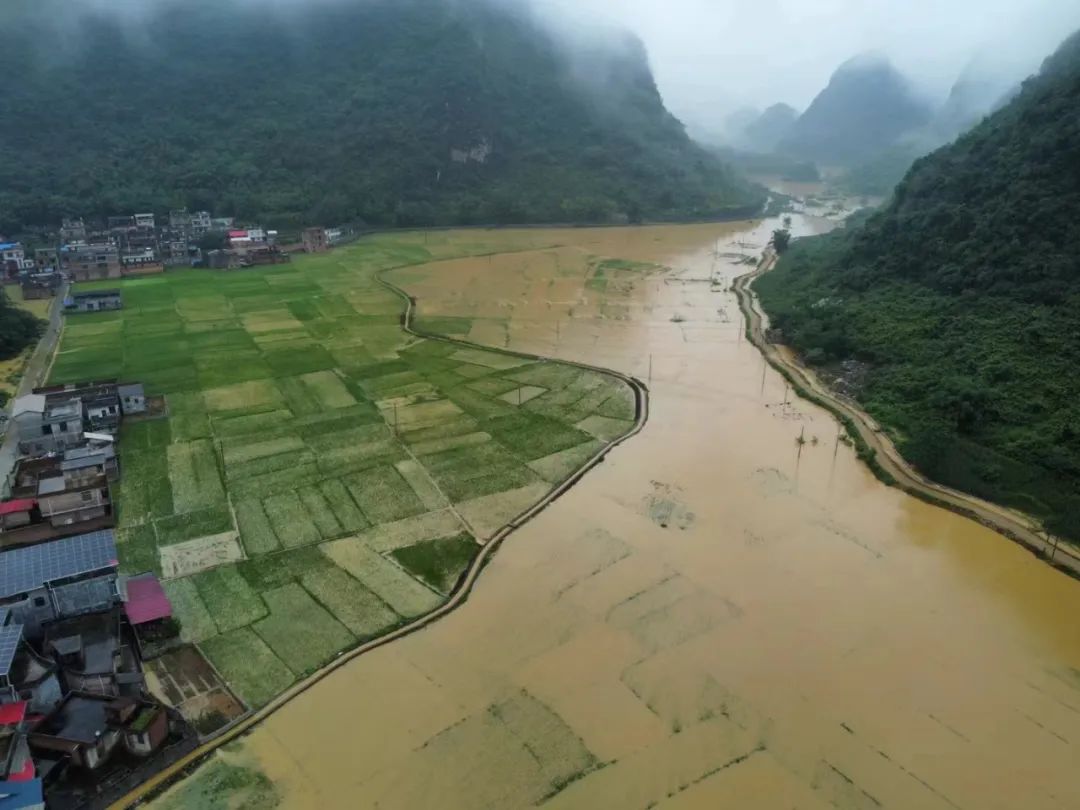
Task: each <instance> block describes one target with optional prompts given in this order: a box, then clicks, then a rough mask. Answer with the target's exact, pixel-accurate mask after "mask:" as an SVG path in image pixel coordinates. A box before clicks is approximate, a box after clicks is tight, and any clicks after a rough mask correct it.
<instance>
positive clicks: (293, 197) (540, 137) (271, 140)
mask: <svg viewBox="0 0 1080 810" xmlns="http://www.w3.org/2000/svg"><path fill="white" fill-rule="evenodd" d="M5 6H6V8H5V9H4V10H2V11H0V15H3V24H4V27H5V30H6V31H10V32H11V33H12V35H11V36H9V37H8V38H7V41H6V42H5V46H4V48H3V49H0V75H3V76H6V77H8V81H7V82H6V83H5V89H4V93H2V94H0V232H3V231H6V232H8V233H9V234H10V233H13V232H14V233H18V232H20V231H21V230H23V229H26V228H28V227H33V226H44V225H52V224H55V223H57V222H58V221H59V219H60V217H61V216H63V215H68V214H80V215H87V216H104V215H107V214H114V213H117V212H130V211H139V210H147V211H158V212H163V211H166V210H168V209H170V208H173V207H179V206H187V207H188V208H191V209H203V208H208V209H211V210H213V211H215V212H218V213H219V214H223V215H224V214H228V215H237V216H240V217H243V218H245V219H255V220H262V221H264V223H266V224H268V225H276V226H278V227H290V226H296V225H301V224H305V223H336V222H343V221H349V220H356V219H362V220H365V221H367V222H369V223H372V224H378V225H403V226H408V225H417V224H429V223H438V224H469V223H483V222H496V223H499V222H526V221H533V222H546V221H605V220H618V219H621V218H625V219H628V220H631V221H634V220H638V219H658V220H663V219H687V218H715V217H722V216H728V215H734V214H739V213H748V212H750V211H753V210H756V208H757V206H759V204H760V203H761V202H762V201H763V196H762V192H761V191H760V190H758V189H756V188H753V187H750V186H749V185H748V184H746V183H744V182H743V181H740V180H738V179H737V178H736V177H735V175H734V174H733V173H732V172H731V170H730V169H728V168H727V167H725V166H724V165H723V164H721V163H720V162H719V161H718V160H716V159H715V158H713V157H712V156H711V155H709V154H708V153H706V152H705V151H704V150H702V149H701V148H699V147H698V146H696V145H695V144H694V143H693V142H692V141H691V140H690V139H689V138H688V137H687V135H686V133H685V130H684V128H683V126H682V124H681V123H680V122H679V121H677V120H676V119H675V118H674V117H672V116H671V114H670V113H668V112H667V110H666V109H665V108H664V106H663V103H662V101H661V99H660V96H659V93H658V92H657V89H656V86H655V83H654V81H653V78H652V75H651V73H650V70H649V66H648V62H647V59H646V56H645V53H644V50H643V48H642V47H641V45H640V43H638V42H637V41H636V40H633V39H631V38H628V37H624V36H610V35H608V36H606V37H605V38H604V39H603V40H598V41H591V42H589V43H588V44H587V45H581V46H577V45H574V44H568V43H566V42H563V41H562V40H557V39H556V38H555V37H554V36H553V35H551V34H550V33H548V31H547V29H546V28H544V27H543V26H541V25H540V24H538V23H536V22H535V21H534V20H533V19H532V18H531V17H530V16H529V14H528V12H527V11H525V10H523V9H521V8H518V7H517V6H514V5H508V4H505V3H502V4H495V3H492V2H490V1H489V0H466V1H465V2H450V0H399V1H396V2H393V3H370V2H360V1H359V0H357V2H338V3H315V4H307V5H303V6H302V7H301V4H290V5H281V4H271V5H270V6H269V7H268V8H267V7H264V6H263V5H262V4H255V3H221V2H218V0H183V1H181V0H162V2H160V3H157V4H152V5H151V7H150V9H148V10H144V11H143V12H142V13H124V14H121V13H120V12H116V13H106V12H102V11H100V10H99V11H98V12H91V11H88V10H86V9H85V8H83V9H81V10H80V9H79V8H75V9H71V8H70V7H68V6H66V4H63V3H58V0H43V2H38V1H37V0H35V2H30V0H17V2H15V3H14V4H13V5H8V4H5ZM106 7H107V4H101V5H100V6H97V8H99V9H103V8H106ZM455 150H456V155H457V159H456V160H455V159H453V155H454V154H455ZM470 153H471V154H470Z"/></svg>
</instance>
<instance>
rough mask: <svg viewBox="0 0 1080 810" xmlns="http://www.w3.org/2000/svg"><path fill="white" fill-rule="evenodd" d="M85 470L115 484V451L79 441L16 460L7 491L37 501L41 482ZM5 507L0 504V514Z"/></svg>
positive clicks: (102, 443)
mask: <svg viewBox="0 0 1080 810" xmlns="http://www.w3.org/2000/svg"><path fill="white" fill-rule="evenodd" d="M85 469H93V470H94V471H96V472H99V473H101V474H102V475H104V476H105V477H106V478H108V480H109V481H116V480H118V479H119V478H120V465H119V463H118V462H117V458H116V447H115V446H114V445H113V444H112V443H111V442H106V441H83V442H81V443H79V444H76V445H73V446H71V447H68V448H65V449H64V450H63V451H62V452H59V453H53V454H50V455H48V456H39V457H34V458H20V459H19V460H18V461H16V462H15V467H14V469H13V470H12V472H11V475H10V476H9V478H8V489H9V490H10V492H11V495H12V497H14V498H37V492H38V482H39V481H40V480H41V479H43V478H52V477H54V476H56V475H59V474H61V473H63V472H69V471H74V470H85ZM8 503H10V502H8ZM5 505H6V504H0V510H2V509H3V508H4V507H5ZM0 525H3V524H0Z"/></svg>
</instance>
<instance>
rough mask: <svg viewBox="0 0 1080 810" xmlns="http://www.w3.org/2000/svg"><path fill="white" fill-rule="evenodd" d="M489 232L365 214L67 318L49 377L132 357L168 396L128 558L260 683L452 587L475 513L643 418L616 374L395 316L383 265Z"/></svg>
mask: <svg viewBox="0 0 1080 810" xmlns="http://www.w3.org/2000/svg"><path fill="white" fill-rule="evenodd" d="M499 247H500V249H503V250H505V249H507V246H506V245H500V246H499ZM491 249H492V248H491V246H490V245H488V244H485V243H484V242H483V241H482V239H481V238H480V234H478V235H477V238H476V241H473V242H467V241H465V240H464V239H462V238H460V237H458V238H449V237H447V236H441V237H434V238H432V237H428V238H425V237H424V236H423V235H415V236H400V237H395V238H390V237H376V238H371V239H368V240H364V241H363V242H360V243H358V244H355V245H353V246H350V247H348V248H344V249H341V250H339V251H336V252H334V253H330V254H323V255H319V256H310V257H307V256H301V257H298V258H297V259H296V260H295V261H294V262H293V263H292V264H289V265H281V266H275V267H267V268H261V269H251V270H243V271H235V272H220V271H189V270H185V271H177V272H170V273H167V274H164V275H159V276H152V277H147V278H141V279H132V280H128V281H124V282H121V283H120V286H121V289H122V290H123V297H124V309H123V310H122V311H119V312H109V313H95V314H87V315H76V316H72V317H70V318H69V319H68V321H67V325H66V328H65V332H64V339H63V343H62V345H61V348H60V351H59V353H58V356H57V358H56V363H55V365H54V367H53V373H52V381H53V382H65V381H74V380H80V379H91V378H96V379H103V378H110V377H119V378H122V379H128V380H141V381H142V382H144V383H145V384H146V387H147V391H148V393H151V394H164V395H165V396H166V399H167V402H168V406H169V418H168V419H166V420H160V421H152V422H140V423H129V424H126V425H125V426H124V428H123V434H122V441H121V464H122V469H123V478H122V481H121V482H120V484H119V485H118V487H117V490H118V491H117V498H118V503H119V513H120V517H119V523H120V529H119V531H118V542H119V550H120V556H121V565H122V567H123V568H125V569H127V570H129V571H141V570H147V569H154V570H157V571H159V572H163V573H164V574H165V575H167V576H169V577H170V578H169V581H168V582H167V583H166V587H167V589H168V592H169V594H170V597H171V598H172V600H173V604H174V607H175V609H176V612H177V614H178V616H179V618H180V620H181V622H182V624H183V628H184V629H183V632H184V636H185V637H186V638H187V639H188V640H190V641H192V642H195V643H197V644H199V645H200V648H201V649H202V650H203V651H204V653H205V654H206V655H207V657H208V658H209V659H210V660H211V661H212V662H213V663H214V665H215V666H216V667H217V668H218V669H219V670H220V671H221V673H222V674H223V676H224V677H225V678H226V679H227V680H228V681H229V682H230V684H231V685H232V686H233V688H234V689H236V690H237V691H238V692H239V693H240V695H241V696H242V697H244V698H245V700H247V701H248V703H249V704H251V705H260V704H263V703H265V702H266V701H268V700H270V699H271V698H272V697H273V696H274V695H275V694H277V693H279V692H280V691H281V690H282V689H284V688H286V687H287V686H288V685H289V684H291V683H292V682H293V681H294V680H296V679H297V678H300V677H302V676H303V675H305V674H307V673H309V672H311V671H312V670H314V669H316V668H318V667H319V666H320V665H322V664H323V663H325V662H326V661H328V660H329V659H331V658H333V657H334V656H335V655H337V654H338V653H339V652H340V651H341V650H344V649H347V648H349V647H352V646H355V645H356V644H358V643H359V642H360V641H362V640H365V639H369V638H372V637H375V636H378V635H380V634H382V633H385V632H387V631H388V630H389V629H391V628H393V627H395V626H398V625H399V624H401V623H403V622H405V621H407V620H409V619H411V618H413V617H415V616H417V615H420V614H423V613H426V612H428V611H430V610H432V609H433V608H435V607H437V606H438V605H440V604H441V603H442V602H444V601H445V599H446V598H447V594H448V593H449V592H450V591H452V589H453V587H454V584H455V583H456V581H457V579H458V577H459V576H460V574H461V572H462V571H463V570H464V569H465V568H466V567H467V566H468V564H469V562H470V561H471V560H472V559H473V557H474V556H475V555H476V553H477V552H478V551H479V549H480V547H481V544H482V543H483V542H485V541H486V539H487V537H488V536H489V535H490V533H491V531H492V526H491V525H490V523H491V521H490V520H488V521H484V522H482V523H474V522H473V521H472V520H471V519H470V515H472V516H480V517H483V516H486V515H493V514H494V515H501V514H503V513H505V512H507V511H510V510H512V509H514V510H517V509H519V508H520V507H522V506H524V505H528V504H529V503H532V502H535V500H536V499H538V498H539V497H541V496H542V495H543V494H544V493H545V492H547V491H549V490H550V489H551V488H552V487H553V486H554V485H555V484H557V483H558V482H559V481H561V480H562V479H564V478H565V477H566V476H567V475H569V474H570V473H571V472H573V470H574V469H575V468H576V466H577V465H579V464H580V463H582V462H583V461H584V460H585V459H586V458H587V457H588V456H589V455H590V453H592V452H594V451H595V449H596V448H598V447H599V446H600V444H601V441H602V440H603V439H606V438H608V437H610V436H612V435H618V434H619V433H622V432H625V431H626V430H628V429H629V428H630V426H631V424H632V420H633V416H634V408H633V396H632V393H631V391H630V390H629V388H628V387H627V386H625V385H624V384H623V383H622V382H621V381H619V380H617V379H615V378H613V377H609V376H607V375H603V374H598V373H593V372H589V371H582V370H579V369H576V368H573V367H570V366H565V365H556V364H551V363H545V362H532V361H528V360H525V359H522V358H519V357H514V356H510V355H507V354H501V353H498V352H492V351H485V350H480V349H473V348H469V347H463V346H459V345H453V344H447V343H443V342H439V341H429V340H419V339H416V338H414V337H411V336H409V335H408V334H406V333H405V332H404V331H403V330H402V329H401V328H400V314H401V311H402V301H401V300H400V299H399V298H398V297H396V296H395V295H394V294H392V293H391V292H390V291H388V290H387V289H385V288H384V287H382V286H381V285H379V284H378V283H377V281H376V280H375V273H376V272H377V271H378V270H380V269H383V268H387V267H397V266H404V265H411V264H420V263H423V262H426V261H429V260H431V259H432V258H442V257H450V256H467V255H474V254H480V253H483V252H485V251H490V250H491ZM94 286H95V285H93V284H87V285H80V287H79V289H91V288H93V287H94ZM97 286H117V283H116V282H109V283H108V284H101V285H97ZM519 391H520V392H521V394H520V396H519V394H518V392H519ZM478 519H479V518H478ZM163 559H164V560H165V562H166V564H165V570H164V571H163V564H162V561H163Z"/></svg>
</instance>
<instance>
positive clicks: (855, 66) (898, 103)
mask: <svg viewBox="0 0 1080 810" xmlns="http://www.w3.org/2000/svg"><path fill="white" fill-rule="evenodd" d="M931 115H932V111H931V109H930V107H929V105H928V104H926V103H925V102H923V101H922V100H921V99H919V98H918V97H917V96H916V95H915V93H914V92H913V90H912V89H911V85H910V83H909V82H908V80H907V79H906V78H905V77H904V76H903V75H902V74H901V73H900V72H899V71H898V70H897V69H896V68H895V67H894V66H893V64H892V62H890V61H889V59H888V58H887V57H886V56H884V55H883V54H880V53H877V52H868V53H862V54H858V55H857V56H854V57H852V58H851V59H848V60H847V61H846V62H844V63H843V64H842V65H840V67H839V68H837V69H836V71H835V72H834V73H833V75H832V77H831V78H830V80H829V83H828V85H827V86H826V87H825V89H824V90H822V91H821V92H820V93H819V94H818V95H817V97H816V98H815V99H814V100H813V102H812V103H811V104H810V106H809V107H808V108H807V110H806V112H804V113H803V114H802V115H801V116H800V117H799V119H798V121H796V122H795V123H794V125H793V126H792V127H791V131H790V132H789V133H788V135H787V136H786V137H785V138H784V139H783V140H782V141H781V142H780V145H779V148H780V149H781V150H782V151H785V152H787V153H789V154H791V155H793V156H796V157H800V158H804V159H809V160H816V161H820V162H823V163H833V164H841V165H844V164H851V163H854V162H857V161H859V160H861V159H864V158H865V157H866V156H868V155H870V154H874V153H876V152H879V151H881V150H882V149H885V148H887V147H889V146H891V145H893V144H894V143H896V142H897V141H898V140H899V139H900V138H901V137H902V136H903V135H904V134H905V133H908V132H911V131H912V130H915V129H917V128H919V127H921V126H924V125H925V124H926V123H927V122H928V121H929V120H930V118H931Z"/></svg>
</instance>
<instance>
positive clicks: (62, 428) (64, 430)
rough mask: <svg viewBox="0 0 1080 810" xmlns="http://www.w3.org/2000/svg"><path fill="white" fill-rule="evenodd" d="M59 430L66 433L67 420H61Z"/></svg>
mask: <svg viewBox="0 0 1080 810" xmlns="http://www.w3.org/2000/svg"><path fill="white" fill-rule="evenodd" d="M60 432H61V433H67V422H61V423H60Z"/></svg>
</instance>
